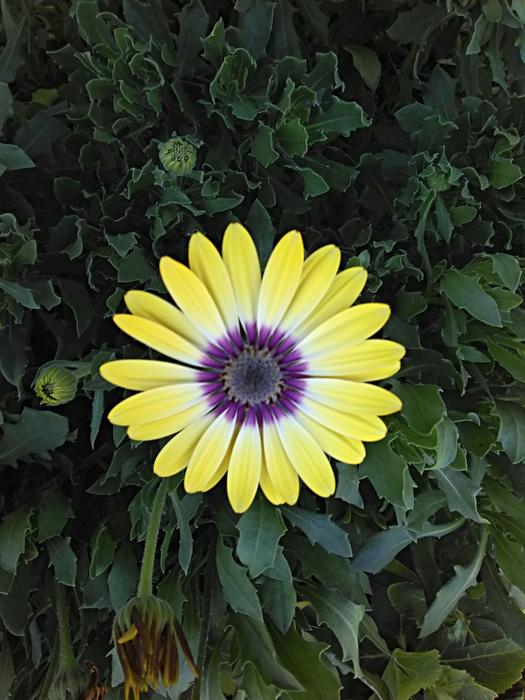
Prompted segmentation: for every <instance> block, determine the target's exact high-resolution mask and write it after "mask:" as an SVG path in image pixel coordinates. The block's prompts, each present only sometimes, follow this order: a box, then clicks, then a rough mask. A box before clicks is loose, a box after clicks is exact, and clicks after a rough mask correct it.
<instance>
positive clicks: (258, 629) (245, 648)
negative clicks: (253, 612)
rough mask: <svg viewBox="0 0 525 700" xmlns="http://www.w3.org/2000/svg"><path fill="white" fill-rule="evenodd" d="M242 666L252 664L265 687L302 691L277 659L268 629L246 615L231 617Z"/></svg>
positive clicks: (299, 684)
mask: <svg viewBox="0 0 525 700" xmlns="http://www.w3.org/2000/svg"><path fill="white" fill-rule="evenodd" d="M231 621H232V625H233V628H234V630H235V634H236V636H237V640H238V645H239V653H240V656H241V662H242V666H244V665H245V664H247V663H249V662H250V663H252V664H253V665H254V666H255V667H256V668H257V670H258V672H259V674H260V675H261V678H262V679H263V681H264V682H265V683H266V684H267V685H270V684H271V685H275V687H276V688H282V689H283V690H292V691H296V690H303V686H302V685H301V683H300V682H299V681H298V679H297V678H296V677H295V676H294V675H293V673H292V672H291V671H290V670H289V669H288V668H286V667H285V665H284V663H283V662H282V661H281V659H280V658H279V655H278V653H277V651H276V649H275V645H274V643H273V640H272V638H271V636H270V633H269V631H268V628H267V627H266V625H265V624H264V623H263V622H262V621H259V622H258V621H256V620H254V619H253V618H251V617H247V616H246V615H235V614H232V615H231Z"/></svg>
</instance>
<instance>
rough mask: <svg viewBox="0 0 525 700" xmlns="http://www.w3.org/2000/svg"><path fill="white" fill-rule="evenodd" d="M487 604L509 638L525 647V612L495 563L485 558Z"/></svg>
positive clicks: (484, 571) (483, 573)
mask: <svg viewBox="0 0 525 700" xmlns="http://www.w3.org/2000/svg"><path fill="white" fill-rule="evenodd" d="M481 578H482V579H483V583H484V584H485V591H486V595H487V604H488V605H489V607H490V609H491V610H492V611H493V615H494V618H495V620H496V622H497V623H498V625H499V626H500V627H501V629H502V630H503V631H504V632H505V634H506V635H507V637H509V639H512V641H513V642H516V644H519V646H520V647H522V648H525V613H524V612H523V610H521V608H520V607H518V605H517V604H516V602H515V601H514V600H513V599H512V598H511V597H510V596H509V592H508V591H507V588H506V587H505V585H504V584H503V581H502V579H501V577H500V575H499V573H498V571H497V569H496V566H495V565H494V563H493V562H492V561H491V560H490V559H489V558H487V559H485V561H484V562H483V566H482V568H481Z"/></svg>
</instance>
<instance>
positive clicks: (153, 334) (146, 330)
mask: <svg viewBox="0 0 525 700" xmlns="http://www.w3.org/2000/svg"><path fill="white" fill-rule="evenodd" d="M113 321H114V322H115V323H116V324H117V326H118V327H119V328H120V330H121V331H124V333H127V334H128V335H130V336H131V337H132V338H135V340H138V341H139V342H140V343H144V345H148V346H149V347H150V348H153V350H156V351H157V352H160V353H162V354H163V355H166V356H167V357H172V358H173V359H174V360H179V361H180V362H187V363H188V364H190V365H197V366H198V365H200V363H201V359H202V352H201V351H200V350H198V349H197V348H196V347H195V345H192V343H190V342H188V341H187V340H186V339H185V338H183V337H182V336H181V335H177V333H174V332H173V331H170V330H168V329H167V328H164V326H161V325H160V324H158V323H155V321H150V320H149V319H147V318H141V317H139V316H131V315H128V314H116V315H115V316H113Z"/></svg>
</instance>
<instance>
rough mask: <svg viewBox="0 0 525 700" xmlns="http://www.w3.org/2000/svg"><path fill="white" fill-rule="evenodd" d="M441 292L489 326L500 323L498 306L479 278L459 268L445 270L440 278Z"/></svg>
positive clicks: (499, 324)
mask: <svg viewBox="0 0 525 700" xmlns="http://www.w3.org/2000/svg"><path fill="white" fill-rule="evenodd" d="M441 292H442V293H443V294H446V296H447V297H448V298H449V299H450V301H451V302H452V303H453V304H454V305H455V306H457V307H458V308H460V309H465V311H467V312H468V313H469V314H470V315H471V316H473V317H474V318H477V319H478V321H483V323H487V324H488V325H490V326H500V327H501V325H502V322H501V316H500V313H499V310H498V306H497V304H496V302H495V301H494V299H493V298H492V297H491V296H490V294H487V292H486V291H485V290H484V289H483V287H482V286H481V284H480V282H479V280H478V279H477V278H476V277H473V276H472V275H466V274H465V273H463V272H461V271H460V270H447V272H445V274H444V275H443V278H442V280H441Z"/></svg>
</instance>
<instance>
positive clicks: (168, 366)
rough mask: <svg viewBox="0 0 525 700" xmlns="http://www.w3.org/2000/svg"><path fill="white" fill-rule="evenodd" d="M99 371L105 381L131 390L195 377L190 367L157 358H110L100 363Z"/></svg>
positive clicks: (150, 387)
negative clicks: (108, 360) (109, 360)
mask: <svg viewBox="0 0 525 700" xmlns="http://www.w3.org/2000/svg"><path fill="white" fill-rule="evenodd" d="M99 372H100V374H101V375H102V376H103V377H104V379H105V380H106V381H107V382H111V384H115V385H116V386H121V387H122V388H123V389H132V390H133V391H144V390H145V389H154V388H155V387H158V386H164V385H166V384H177V383H179V382H192V381H195V379H196V372H195V370H194V369H192V368H191V367H185V366H184V365H178V364H176V363H175V362H161V361H159V360H112V361H111V362H105V363H104V364H103V365H101V366H100V368H99Z"/></svg>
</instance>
